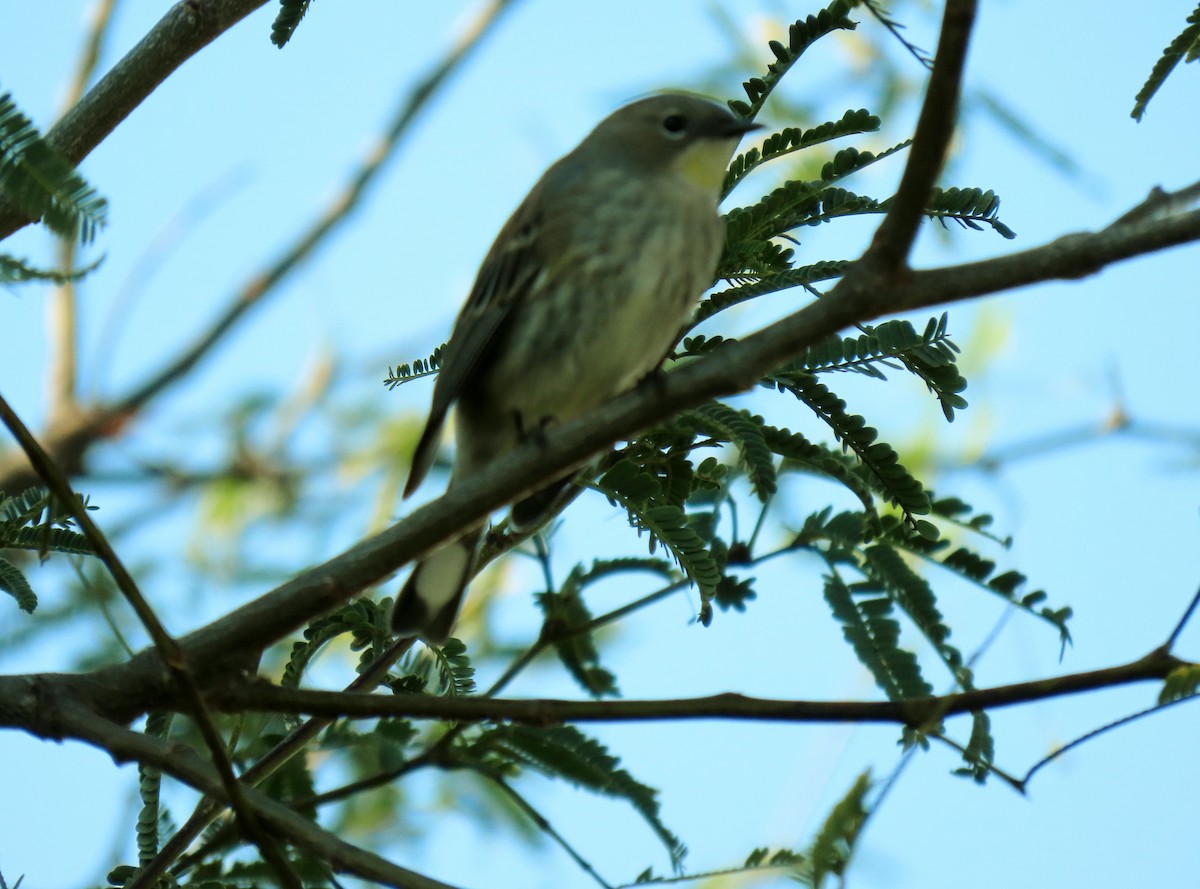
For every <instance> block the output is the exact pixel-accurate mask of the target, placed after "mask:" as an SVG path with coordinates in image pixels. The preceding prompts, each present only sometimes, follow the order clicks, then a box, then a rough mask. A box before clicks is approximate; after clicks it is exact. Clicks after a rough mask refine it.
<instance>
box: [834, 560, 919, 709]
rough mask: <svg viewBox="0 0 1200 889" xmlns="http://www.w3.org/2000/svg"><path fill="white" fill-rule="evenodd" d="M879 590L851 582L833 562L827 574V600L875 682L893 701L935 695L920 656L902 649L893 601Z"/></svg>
mask: <svg viewBox="0 0 1200 889" xmlns="http://www.w3.org/2000/svg"><path fill="white" fill-rule="evenodd" d="M879 592H880V590H879V588H878V587H877V586H873V585H870V584H854V585H853V586H850V585H847V584H846V582H845V581H844V580H842V578H841V576H840V575H839V574H838V572H837V571H836V570H835V569H834V568H833V566H832V565H830V573H829V574H827V575H825V601H826V602H827V603H829V608H830V611H832V612H833V616H834V618H836V619H837V621H838V623H840V624H841V625H842V635H843V636H844V637H845V639H846V641H847V642H849V643H850V647H851V648H853V649H854V654H855V656H856V657H857V658H858V660H859V662H860V663H861V664H862V665H863V666H864V667H866V668H867V670H868V671H870V673H871V676H872V677H874V679H875V684H876V685H878V686H879V687H880V689H882V690H883V692H884V693H885V694H886V695H887V696H888V698H889V699H890V700H893V701H895V700H902V699H904V698H913V697H924V696H926V695H930V694H932V693H933V686H931V685H930V684H929V683H928V682H926V681H925V680H924V678H923V677H922V676H921V667H920V665H919V664H918V663H917V659H916V656H915V655H913V653H912V652H910V651H904V650H903V649H901V648H900V624H899V623H897V622H896V620H895V619H894V618H893V617H892V616H891V614H892V600H891V599H889V598H888V597H887V596H880V595H878V594H879ZM866 596H871V598H865V597H866Z"/></svg>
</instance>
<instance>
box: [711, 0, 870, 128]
mask: <svg viewBox="0 0 1200 889" xmlns="http://www.w3.org/2000/svg"><path fill="white" fill-rule="evenodd" d="M850 5H851V4H849V3H847V2H845V0H834V2H832V3H830V4H829V5H828V6H827V7H825V8H824V9H822V10H821V11H820V12H819V13H817V14H816V15H815V16H814V15H810V16H808V18H805V19H798V20H796V21H795V22H793V23H792V24H791V26H790V27H789V28H788V41H787V46H784V45H783V44H782V43H780V42H779V41H778V40H772V41H770V42H769V43H768V44H767V46H768V47H769V48H770V50H771V52H772V54H774V56H775V61H773V62H771V63H770V64H769V65H767V72H766V74H764V75H763V76H762V77H751V78H750V79H749V80H747V81H746V82H745V83H743V84H742V88H743V89H744V90H745V91H746V98H748V99H749V100H750V102H749V104H747V103H746V102H742V101H739V100H734V101H731V102H730V103H729V107H730V108H732V109H733V110H734V111H735V112H737V113H738V114H740V115H742V116H743V117H754V116H755V115H756V114H758V112H759V110H761V109H762V106H763V104H764V103H765V102H766V101H767V97H768V96H770V95H771V92H772V91H773V90H774V89H775V87H776V86H778V85H779V81H780V80H782V79H783V75H785V74H787V72H788V71H789V70H790V69H791V67H792V65H794V64H795V63H796V61H797V60H798V59H799V58H800V56H802V55H803V54H804V52H805V51H806V50H807V49H808V48H809V47H810V46H812V45H813V43H815V42H816V41H817V40H819V39H821V38H822V37H824V36H825V35H827V34H830V33H832V32H833V31H837V30H845V31H852V30H854V29H855V28H856V27H858V24H857V23H856V22H853V21H851V20H850V19H849V18H848V17H847V13H848V12H849V11H850Z"/></svg>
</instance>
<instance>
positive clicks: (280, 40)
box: [271, 0, 312, 49]
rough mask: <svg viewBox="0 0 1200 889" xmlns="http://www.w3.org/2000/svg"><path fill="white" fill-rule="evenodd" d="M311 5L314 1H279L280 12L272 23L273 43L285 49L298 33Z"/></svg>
mask: <svg viewBox="0 0 1200 889" xmlns="http://www.w3.org/2000/svg"><path fill="white" fill-rule="evenodd" d="M311 3H312V0H279V11H278V12H277V13H275V21H273V22H272V23H271V42H272V43H274V44H275V45H276V46H277V47H279V48H280V49H283V48H284V46H286V45H287V42H288V41H289V40H291V39H292V35H293V34H295V33H296V28H298V27H299V26H300V20H301V19H302V18H304V14H305V13H306V12H308V7H309V6H310V5H311Z"/></svg>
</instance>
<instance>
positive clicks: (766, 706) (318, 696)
mask: <svg viewBox="0 0 1200 889" xmlns="http://www.w3.org/2000/svg"><path fill="white" fill-rule="evenodd" d="M1186 664H1187V662H1186V661H1183V660H1180V659H1179V658H1177V657H1175V656H1174V655H1171V654H1168V653H1166V652H1163V651H1161V650H1156V651H1153V652H1151V653H1150V654H1148V655H1146V656H1145V657H1143V658H1139V659H1138V660H1136V661H1131V662H1129V663H1126V664H1121V665H1118V666H1115V667H1107V668H1104V669H1101V670H1089V671H1086V672H1082V673H1069V674H1066V675H1063V676H1054V677H1050V678H1047V679H1037V680H1033V681H1030V682H1019V683H1014V684H1012V685H1000V686H994V687H992V688H981V689H972V690H970V691H962V692H956V693H953V694H947V695H937V696H930V697H925V698H910V699H906V700H898V701H804V700H779V699H770V698H756V697H750V696H746V695H740V694H732V693H726V694H716V695H709V696H706V697H697V698H677V699H670V700H616V701H575V700H563V699H546V698H543V699H525V698H520V699H515V698H483V697H434V696H430V695H404V696H391V697H384V696H381V695H349V694H342V693H339V692H325V691H310V690H305V689H293V688H280V687H277V686H272V685H268V684H266V683H257V684H255V685H251V686H244V687H240V688H230V689H228V690H225V691H219V692H215V693H214V695H213V700H214V704H213V706H215V707H219V708H221V709H224V710H229V711H232V712H241V711H245V710H253V711H257V712H264V713H291V714H296V713H310V714H317V715H324V716H335V715H336V716H342V717H345V718H347V719H377V718H380V717H407V718H413V719H445V720H451V721H456V722H461V723H469V722H481V721H497V720H499V721H504V720H507V721H512V722H521V723H528V724H531V725H555V724H558V723H565V722H647V721H658V720H667V719H670V720H682V719H732V720H739V721H748V722H781V723H810V722H823V723H842V722H872V723H874V722H878V723H896V724H900V725H911V726H922V725H929V724H931V723H934V722H936V721H937V720H941V719H943V718H945V717H949V716H955V715H962V714H967V713H971V712H973V711H976V710H992V709H997V708H1000V707H1011V706H1015V705H1018V704H1025V703H1029V702H1031V701H1040V700H1046V699H1049V698H1055V697H1062V696H1064V695H1072V694H1079V693H1080V692H1084V691H1093V690H1096V689H1101V688H1111V687H1113V686H1122V685H1128V684H1131V683H1134V682H1149V681H1159V680H1162V679H1163V678H1165V677H1166V676H1167V675H1168V674H1169V673H1170V672H1171V671H1172V670H1174V669H1176V668H1178V667H1180V666H1184V665H1186Z"/></svg>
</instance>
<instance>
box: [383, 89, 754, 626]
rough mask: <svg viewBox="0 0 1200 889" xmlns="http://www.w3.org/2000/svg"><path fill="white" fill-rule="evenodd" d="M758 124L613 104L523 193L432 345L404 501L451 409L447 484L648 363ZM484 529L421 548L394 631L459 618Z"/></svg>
mask: <svg viewBox="0 0 1200 889" xmlns="http://www.w3.org/2000/svg"><path fill="white" fill-rule="evenodd" d="M757 127H758V125H757V124H754V123H752V122H751V121H750V120H748V119H745V118H741V117H737V116H735V115H734V114H732V113H731V112H730V111H728V110H726V109H725V108H724V107H722V106H721V105H718V104H716V103H714V102H711V101H709V100H707V99H701V98H698V97H695V96H690V95H684V94H677V93H672V94H663V95H656V96H652V97H650V98H646V99H642V100H640V101H637V102H634V103H632V104H630V105H626V106H624V107H622V108H619V109H618V110H617V111H615V112H614V113H613V114H611V115H610V116H609V117H607V118H605V119H604V120H603V121H601V122H600V123H599V124H598V125H597V126H596V128H595V129H594V130H592V132H591V133H590V134H589V135H588V136H587V137H586V138H585V139H584V140H583V141H582V142H581V143H579V145H578V147H576V148H575V149H574V150H573V151H572V152H571V153H570V154H567V155H566V156H565V157H563V158H562V159H560V160H559V161H557V162H555V163H554V164H553V165H552V166H551V167H550V168H549V169H548V170H547V171H546V172H545V173H544V174H543V175H542V177H541V179H540V180H539V181H538V182H537V184H535V185H534V186H533V189H532V190H531V191H530V192H529V194H528V196H527V197H526V198H525V200H524V201H522V203H521V205H520V206H519V207H518V208H517V209H516V211H515V212H514V213H513V215H512V216H511V217H510V218H509V220H508V221H507V222H506V223H505V224H504V227H503V228H502V229H501V230H500V234H499V235H498V236H497V238H496V241H495V243H494V244H493V245H492V247H491V249H490V250H489V251H488V254H487V256H486V257H485V258H484V260H483V265H482V266H481V267H480V269H479V272H478V276H477V277H476V279H475V284H474V286H473V287H472V289H471V292H470V295H469V296H468V297H467V301H466V303H465V304H464V305H463V308H462V310H461V311H460V313H459V315H458V320H457V321H456V322H455V324H454V329H453V331H452V332H451V334H450V339H449V341H448V342H447V343H446V346H445V348H444V349H443V350H442V363H441V369H440V372H439V374H438V377H437V382H436V383H435V385H434V390H433V404H432V406H431V408H430V411H429V419H428V420H427V422H426V424H425V430H424V432H423V433H422V434H421V438H420V440H419V441H418V443H417V447H416V451H415V453H414V456H413V462H412V470H411V472H410V474H409V477H408V483H407V485H406V487H405V490H404V496H405V497H407V496H408V495H410V494H412V492H413V491H414V490H415V489H416V488H417V486H418V485H419V484H420V483H421V480H422V479H423V478H424V477H425V475H426V473H428V471H429V468H430V466H431V465H432V464H433V460H434V456H435V454H436V451H437V447H438V442H439V438H440V433H441V430H442V426H443V424H444V423H445V421H446V416H447V413H448V412H449V410H450V408H451V407H452V406H453V407H455V427H454V428H455V451H454V467H453V470H452V472H451V476H450V481H449V484H450V486H452V487H457V486H460V485H464V484H470V481H471V477H472V476H473V475H474V474H475V473H476V472H477V471H478V470H479V469H481V468H482V467H483V466H484V465H485V464H487V463H488V461H490V460H492V459H494V458H496V457H497V456H500V455H502V454H505V453H506V452H508V451H510V450H512V449H513V448H515V447H516V446H517V445H518V444H520V443H521V442H523V441H524V440H526V439H528V438H529V437H531V436H537V435H540V434H542V433H543V432H544V431H545V430H546V429H547V427H549V426H551V425H552V424H554V423H558V422H562V421H565V420H570V419H572V418H574V417H577V416H580V415H581V414H583V413H585V412H587V411H589V410H591V409H593V408H595V407H598V406H599V405H601V404H603V403H604V402H606V401H607V400H609V399H611V398H612V397H613V396H615V395H617V394H619V393H621V392H622V391H624V390H626V389H628V388H630V387H632V386H633V385H634V384H636V383H637V382H639V381H640V380H641V379H642V378H644V377H645V376H647V374H649V373H650V372H651V371H653V370H654V369H655V368H657V367H658V365H659V364H660V363H661V362H662V360H663V359H664V357H665V356H666V355H667V353H668V352H669V351H670V349H671V347H672V346H673V345H674V344H675V343H676V341H677V340H678V338H679V336H680V334H681V332H682V329H683V327H684V325H685V324H686V322H687V321H688V318H689V317H690V315H691V313H692V312H693V310H694V309H695V307H696V304H697V303H698V301H699V298H700V296H701V294H702V293H703V292H704V291H705V290H706V289H707V288H708V287H709V286H711V285H712V283H713V279H714V277H715V274H716V268H717V261H718V260H719V259H720V253H721V248H722V246H723V244H724V237H725V223H724V220H723V219H722V217H721V216H720V215H719V214H718V212H717V204H718V203H719V201H720V198H721V186H722V183H723V181H724V175H725V170H726V168H727V166H728V164H729V161H730V159H731V158H732V156H733V152H734V149H735V148H736V147H737V143H738V141H739V140H740V138H741V137H742V135H743V134H744V133H746V132H747V131H749V130H752V129H756V128H757ZM570 481H571V476H567V477H565V478H557V479H553V480H548V485H547V487H546V488H545V489H544V490H543V491H540V492H538V493H535V494H533V495H531V496H530V497H529V498H527V499H526V500H523V501H521V502H519V503H517V504H516V505H514V506H513V508H512V513H511V522H512V523H513V525H514V526H520V527H525V528H529V527H533V526H535V525H536V524H537V523H538V522H539V521H541V520H543V519H544V518H545V517H546V516H547V514H548V513H550V512H552V511H553V508H554V507H555V505H556V503H557V504H558V505H561V503H558V499H559V494H560V493H561V491H562V489H563V488H564V487H565V486H566V485H567V484H569V483H570ZM482 534H483V526H482V525H480V526H478V527H475V528H472V529H471V530H470V531H468V532H466V533H464V534H463V535H462V536H460V537H459V538H457V539H456V540H454V541H452V542H450V543H448V544H446V545H444V546H443V547H442V548H440V549H438V550H435V551H434V552H433V553H431V554H429V555H427V556H425V557H424V559H423V560H421V561H419V562H418V563H417V564H416V566H415V567H414V568H413V571H412V574H411V575H410V576H409V578H408V581H407V582H406V583H405V585H404V587H403V589H401V591H400V594H399V595H398V596H397V598H396V605H395V607H394V609H393V611H392V628H393V629H394V630H395V631H396V633H398V634H400V635H420V636H422V637H423V638H424V639H425V640H426V641H429V642H434V643H441V642H444V641H445V639H446V638H447V637H448V636H449V634H450V630H451V628H452V627H453V625H454V621H455V619H456V618H457V616H458V611H459V606H460V604H461V601H462V596H463V592H464V590H465V588H466V585H467V582H468V581H469V580H470V578H471V576H472V574H473V569H474V561H475V553H476V550H477V549H478V545H479V541H480V539H481V537H482Z"/></svg>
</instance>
